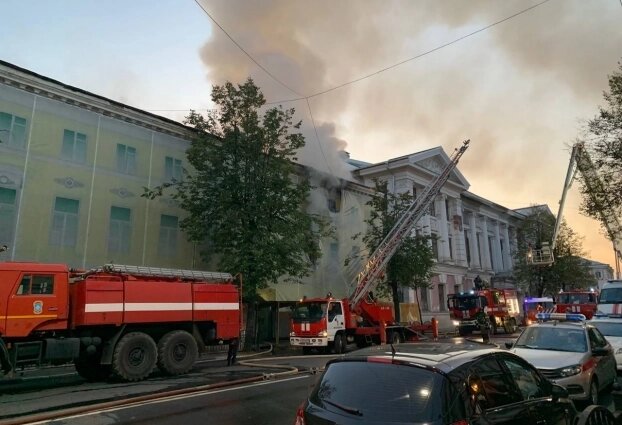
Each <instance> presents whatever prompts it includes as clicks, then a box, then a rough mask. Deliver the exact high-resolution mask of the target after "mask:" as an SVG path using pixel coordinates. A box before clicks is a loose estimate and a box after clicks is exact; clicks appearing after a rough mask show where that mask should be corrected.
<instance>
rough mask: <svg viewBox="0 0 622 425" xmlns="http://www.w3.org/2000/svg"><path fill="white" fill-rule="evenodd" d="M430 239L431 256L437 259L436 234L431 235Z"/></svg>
mask: <svg viewBox="0 0 622 425" xmlns="http://www.w3.org/2000/svg"><path fill="white" fill-rule="evenodd" d="M430 240H431V241H432V258H434V259H435V260H438V241H437V240H436V236H435V235H432V238H431V239H430Z"/></svg>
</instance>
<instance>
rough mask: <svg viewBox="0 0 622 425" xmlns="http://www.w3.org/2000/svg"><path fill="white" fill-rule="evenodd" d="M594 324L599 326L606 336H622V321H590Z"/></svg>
mask: <svg viewBox="0 0 622 425" xmlns="http://www.w3.org/2000/svg"><path fill="white" fill-rule="evenodd" d="M590 324H592V325H593V326H595V327H596V328H598V330H599V331H600V333H602V334H603V335H605V336H619V337H622V322H604V321H603V322H600V321H597V320H596V321H594V322H590Z"/></svg>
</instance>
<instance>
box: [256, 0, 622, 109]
mask: <svg viewBox="0 0 622 425" xmlns="http://www.w3.org/2000/svg"><path fill="white" fill-rule="evenodd" d="M548 1H549V0H544V1H541V2H540V3H538V4H535V5H533V6H530V7H528V8H526V9H523V10H521V11H519V12H516V13H514V14H513V15H510V16H507V17H505V18H503V19H501V20H499V21H496V22H493V23H492V24H489V25H486V26H485V27H482V28H479V29H477V30H475V31H472V32H470V33H468V34H465V35H463V36H461V37H458V38H456V39H454V40H452V41H449V42H447V43H444V44H441V45H440V46H437V47H434V48H432V49H430V50H427V51H425V52H422V53H419V54H418V55H416V56H413V57H411V58H408V59H404V60H403V61H400V62H397V63H395V64H393V65H389V66H387V67H385V68H382V69H380V70H378V71H375V72H372V73H370V74H367V75H364V76H362V77H359V78H356V79H354V80H351V81H347V82H345V83H342V84H339V85H336V86H334V87H331V88H329V89H326V90H322V91H319V92H317V93H313V94H311V95H309V96H301V97H299V98H295V99H284V100H279V101H276V102H268V103H267V104H268V105H273V104H276V103H286V102H295V101H297V100H302V99H309V98H312V97H316V96H320V95H323V94H326V93H329V92H331V91H335V90H337V89H340V88H343V87H346V86H349V85H351V84H354V83H358V82H360V81H363V80H365V79H367V78H370V77H373V76H376V75H378V74H381V73H383V72H385V71H389V70H391V69H393V68H397V67H398V66H401V65H403V64H405V63H408V62H411V61H413V60H415V59H419V58H421V57H423V56H426V55H429V54H430V53H434V52H436V51H437V50H440V49H443V48H445V47H448V46H451V45H452V44H456V43H458V42H460V41H462V40H464V39H466V38H469V37H472V36H474V35H476V34H479V33H480V32H483V31H486V30H488V29H490V28H492V27H494V26H496V25H499V24H501V23H503V22H506V21H509V20H510V19H513V18H516V17H517V16H520V15H522V14H524V13H527V12H529V11H530V10H532V9H535V8H536V7H538V6H541V5H543V4H544V3H547V2H548ZM620 2H622V0H620Z"/></svg>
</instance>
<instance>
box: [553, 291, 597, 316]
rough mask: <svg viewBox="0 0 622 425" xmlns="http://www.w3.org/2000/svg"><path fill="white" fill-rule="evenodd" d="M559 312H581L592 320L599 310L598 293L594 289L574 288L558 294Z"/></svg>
mask: <svg viewBox="0 0 622 425" xmlns="http://www.w3.org/2000/svg"><path fill="white" fill-rule="evenodd" d="M556 298H557V312H558V313H581V314H583V315H584V316H585V317H586V318H587V319H588V320H590V319H591V318H592V317H593V316H594V314H595V313H596V311H597V307H598V294H597V293H596V292H595V291H594V290H572V291H565V292H560V293H559V295H557V297H556Z"/></svg>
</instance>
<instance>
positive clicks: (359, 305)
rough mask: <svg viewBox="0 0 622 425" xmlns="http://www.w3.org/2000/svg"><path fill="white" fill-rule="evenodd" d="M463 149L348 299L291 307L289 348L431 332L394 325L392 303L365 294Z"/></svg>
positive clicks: (338, 347)
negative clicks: (290, 346) (292, 309)
mask: <svg viewBox="0 0 622 425" xmlns="http://www.w3.org/2000/svg"><path fill="white" fill-rule="evenodd" d="M468 145H469V141H468V140H467V141H465V142H464V143H463V145H462V146H461V147H460V148H459V149H456V151H455V152H454V154H453V155H452V157H451V158H450V161H449V163H448V164H447V165H446V166H445V168H444V169H443V170H442V171H441V173H440V174H439V175H438V176H437V177H436V178H435V179H434V180H433V181H432V182H431V183H430V184H429V185H428V186H427V187H426V188H425V189H424V190H423V192H422V193H421V195H419V196H418V197H417V198H416V199H415V200H414V202H413V203H412V204H411V205H410V207H409V208H408V210H407V211H406V212H405V213H404V215H403V216H402V217H400V219H399V220H398V221H397V223H396V224H395V226H394V227H393V229H391V231H389V233H388V234H387V235H386V237H385V238H384V240H383V241H382V242H381V243H380V244H379V245H378V247H377V248H376V250H375V251H374V252H373V253H372V254H371V255H370V256H369V259H368V260H367V263H366V264H365V267H364V268H363V271H361V272H360V273H359V274H358V276H357V277H356V278H355V279H354V282H353V286H354V287H355V290H354V293H353V294H352V295H351V296H350V297H349V298H343V299H336V298H333V297H332V296H331V295H330V294H329V296H327V297H326V298H308V299H303V300H301V301H300V302H299V303H298V304H297V305H296V307H295V309H294V311H293V316H292V319H291V323H290V339H289V340H290V344H291V345H292V346H296V347H302V349H303V352H304V353H306V352H309V351H310V350H311V349H320V350H326V349H333V350H334V351H335V352H337V353H341V352H343V351H344V350H345V347H346V344H347V343H348V342H356V344H357V345H358V346H359V347H362V346H365V345H369V344H371V343H376V344H379V343H382V342H385V341H389V342H392V343H397V342H400V341H416V340H419V339H420V337H421V334H422V332H423V331H425V330H432V326H433V325H432V324H429V325H423V324H419V325H417V324H412V325H411V324H408V325H406V324H401V323H398V322H396V320H395V315H394V311H393V305H392V304H389V303H381V302H379V301H377V300H375V299H374V298H373V297H371V296H370V294H371V293H372V291H373V290H374V288H375V287H376V286H377V285H378V283H379V282H380V276H381V275H382V274H383V272H384V268H385V267H386V265H387V263H388V262H389V260H390V259H391V257H392V256H393V254H395V252H396V251H397V249H398V248H399V246H400V244H401V242H402V240H403V239H404V237H406V236H408V235H410V233H411V231H412V229H413V226H414V225H415V224H416V223H417V221H419V219H420V218H421V217H423V215H424V214H426V212H427V211H428V209H429V207H430V204H431V203H432V202H433V201H434V199H435V198H436V196H437V195H438V193H439V192H440V190H441V188H442V186H443V185H444V184H445V182H446V181H447V179H448V178H449V175H450V173H451V171H452V170H453V169H454V168H455V167H456V165H457V163H458V160H459V159H460V157H461V156H462V154H463V153H464V152H465V151H466V149H467V148H468Z"/></svg>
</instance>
